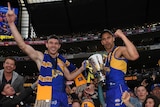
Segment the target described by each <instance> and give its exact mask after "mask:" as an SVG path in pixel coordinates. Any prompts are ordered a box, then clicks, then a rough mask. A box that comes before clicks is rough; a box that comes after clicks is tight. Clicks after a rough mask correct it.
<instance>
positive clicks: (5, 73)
mask: <svg viewBox="0 0 160 107" xmlns="http://www.w3.org/2000/svg"><path fill="white" fill-rule="evenodd" d="M12 74H13V73H12V72H4V75H5V76H12Z"/></svg>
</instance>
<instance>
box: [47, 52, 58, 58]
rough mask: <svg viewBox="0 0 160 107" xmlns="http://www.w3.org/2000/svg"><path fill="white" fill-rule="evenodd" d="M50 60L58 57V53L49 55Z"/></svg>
mask: <svg viewBox="0 0 160 107" xmlns="http://www.w3.org/2000/svg"><path fill="white" fill-rule="evenodd" d="M49 55H50V56H51V57H52V58H56V57H57V56H58V55H59V53H56V54H49Z"/></svg>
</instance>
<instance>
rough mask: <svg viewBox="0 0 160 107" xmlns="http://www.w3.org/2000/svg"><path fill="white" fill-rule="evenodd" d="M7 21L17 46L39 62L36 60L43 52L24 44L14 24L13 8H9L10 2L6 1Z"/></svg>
mask: <svg viewBox="0 0 160 107" xmlns="http://www.w3.org/2000/svg"><path fill="white" fill-rule="evenodd" d="M6 17H7V21H8V24H9V27H10V29H11V32H12V35H13V36H14V39H15V41H16V43H17V45H18V46H19V48H20V49H21V50H23V51H24V52H25V53H26V54H27V55H28V56H29V57H30V58H31V59H32V60H34V61H35V62H36V63H38V62H40V61H38V60H42V58H43V54H42V53H41V52H39V51H36V50H35V49H34V48H33V47H31V46H30V45H28V44H26V43H25V42H24V40H23V38H22V36H21V34H20V33H19V31H18V29H17V27H16V25H15V23H14V22H15V19H16V15H15V13H14V10H11V6H10V3H8V12H7V13H6Z"/></svg>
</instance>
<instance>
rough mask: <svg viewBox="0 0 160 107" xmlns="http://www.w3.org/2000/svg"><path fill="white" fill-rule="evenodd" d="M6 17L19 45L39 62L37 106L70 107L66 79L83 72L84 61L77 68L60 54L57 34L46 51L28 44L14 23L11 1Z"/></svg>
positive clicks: (49, 40)
mask: <svg viewBox="0 0 160 107" xmlns="http://www.w3.org/2000/svg"><path fill="white" fill-rule="evenodd" d="M6 17H7V21H8V24H9V26H10V29H11V32H12V34H13V36H14V39H15V41H16V43H17V45H18V46H19V48H20V49H21V50H23V51H24V52H25V53H26V54H27V55H28V56H29V57H30V58H31V59H32V60H33V61H34V62H35V63H36V64H37V67H38V69H39V71H40V73H39V81H38V87H37V98H36V103H35V107H68V106H69V105H68V99H67V94H66V92H65V81H66V79H67V80H73V79H74V78H75V77H77V76H78V75H79V74H81V73H82V72H83V71H84V69H85V68H84V63H82V66H81V67H80V68H79V69H77V68H76V67H74V65H73V64H71V63H70V62H69V61H67V60H66V59H65V58H64V57H63V56H62V55H60V54H59V53H58V50H59V49H60V47H61V43H60V40H59V39H58V37H56V36H55V35H52V36H50V37H49V38H48V39H47V41H46V44H45V45H46V48H47V51H46V52H45V53H42V52H41V51H38V50H35V49H34V48H33V47H32V46H30V45H28V44H26V43H25V42H24V40H23V38H22V36H21V35H20V33H19V32H18V29H17V27H16V25H15V23H14V21H15V19H16V15H15V13H14V10H12V9H11V6H10V3H8V12H7V13H6ZM70 71H73V72H70ZM74 71H76V72H74Z"/></svg>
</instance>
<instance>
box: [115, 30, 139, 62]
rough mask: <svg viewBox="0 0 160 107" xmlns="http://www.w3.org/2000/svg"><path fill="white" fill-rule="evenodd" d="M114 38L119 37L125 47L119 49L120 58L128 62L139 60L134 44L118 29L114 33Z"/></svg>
mask: <svg viewBox="0 0 160 107" xmlns="http://www.w3.org/2000/svg"><path fill="white" fill-rule="evenodd" d="M115 36H116V37H119V38H121V39H122V40H123V42H124V44H125V46H124V47H121V53H122V56H124V57H125V58H127V59H128V60H136V59H138V58H139V54H138V51H137V49H136V47H135V46H134V44H133V43H132V42H131V41H130V40H129V39H128V38H127V37H126V36H125V35H124V33H123V32H122V31H121V30H120V29H118V30H117V31H116V32H115Z"/></svg>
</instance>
